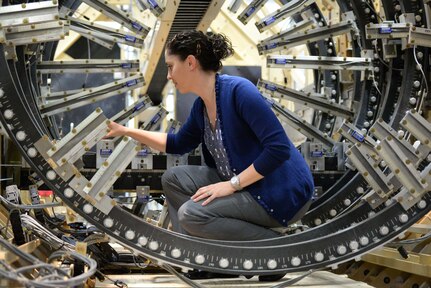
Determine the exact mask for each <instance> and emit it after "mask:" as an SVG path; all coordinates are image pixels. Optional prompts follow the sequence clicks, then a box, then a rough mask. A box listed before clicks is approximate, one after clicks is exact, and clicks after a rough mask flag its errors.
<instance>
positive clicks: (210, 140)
mask: <svg viewBox="0 0 431 288" xmlns="http://www.w3.org/2000/svg"><path fill="white" fill-rule="evenodd" d="M204 111H205V112H204V113H205V116H204V119H205V132H204V141H205V145H206V146H207V148H208V151H209V152H210V153H211V156H213V158H214V161H215V164H216V167H217V172H218V175H219V176H220V178H221V179H222V180H225V181H226V180H228V179H230V178H232V177H233V175H234V173H233V172H232V171H231V169H230V165H229V159H228V158H227V154H226V149H225V148H224V145H223V138H222V134H221V129H220V122H219V121H218V114H217V116H216V127H215V131H213V129H212V128H211V123H210V120H209V118H208V113H207V110H206V109H205V110H204Z"/></svg>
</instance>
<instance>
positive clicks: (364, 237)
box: [359, 236, 370, 246]
mask: <svg viewBox="0 0 431 288" xmlns="http://www.w3.org/2000/svg"><path fill="white" fill-rule="evenodd" d="M359 243H361V245H362V246H366V245H368V243H370V240H369V239H368V237H367V236H362V237H361V238H360V239H359Z"/></svg>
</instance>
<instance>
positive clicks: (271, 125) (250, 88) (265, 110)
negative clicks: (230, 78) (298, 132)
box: [234, 79, 292, 176]
mask: <svg viewBox="0 0 431 288" xmlns="http://www.w3.org/2000/svg"><path fill="white" fill-rule="evenodd" d="M234 95H235V96H234V97H235V105H236V108H237V112H238V113H239V114H240V116H241V118H243V119H244V121H245V122H246V123H247V124H248V126H249V127H250V129H251V130H252V131H253V133H254V134H255V135H256V137H257V138H258V139H259V140H260V143H261V145H262V146H263V151H262V153H261V154H260V155H259V156H258V157H257V158H256V159H255V160H254V162H253V165H254V167H255V169H256V171H257V172H258V173H259V174H261V175H263V176H265V175H268V174H269V173H271V172H272V171H274V170H275V169H277V168H278V167H279V166H280V165H281V164H282V163H283V162H284V161H286V160H288V159H289V158H290V149H291V147H292V145H291V142H290V140H289V139H288V137H287V135H286V132H285V131H284V129H283V127H282V126H281V123H280V121H279V120H278V119H277V117H276V116H275V114H274V112H273V111H272V110H271V108H270V107H269V105H268V104H267V102H266V101H265V99H264V98H263V96H262V95H261V94H260V92H259V90H258V89H257V88H256V86H254V85H253V84H252V83H251V82H249V81H248V80H245V79H244V81H241V82H240V83H238V85H237V86H236V87H235V91H234Z"/></svg>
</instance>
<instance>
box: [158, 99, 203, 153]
mask: <svg viewBox="0 0 431 288" xmlns="http://www.w3.org/2000/svg"><path fill="white" fill-rule="evenodd" d="M200 101H201V100H200V99H199V98H198V99H196V100H195V102H194V104H193V107H192V110H191V112H190V115H189V117H188V118H187V120H186V122H185V123H184V124H183V125H182V126H181V128H180V130H179V131H178V132H177V133H175V134H173V133H170V134H168V135H167V140H166V152H167V153H170V154H184V153H187V152H190V151H191V150H193V149H195V148H196V147H197V146H198V145H199V144H200V143H201V139H202V137H201V135H202V127H201V125H199V121H200V120H201V119H202V116H201V114H202V113H199V112H202V109H201V107H202V105H201V104H202V103H201V102H200Z"/></svg>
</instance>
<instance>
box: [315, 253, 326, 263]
mask: <svg viewBox="0 0 431 288" xmlns="http://www.w3.org/2000/svg"><path fill="white" fill-rule="evenodd" d="M323 259H325V255H323V253H322V252H317V253H316V254H314V260H316V261H317V262H322V261H323Z"/></svg>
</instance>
